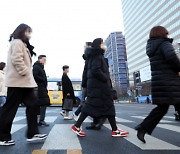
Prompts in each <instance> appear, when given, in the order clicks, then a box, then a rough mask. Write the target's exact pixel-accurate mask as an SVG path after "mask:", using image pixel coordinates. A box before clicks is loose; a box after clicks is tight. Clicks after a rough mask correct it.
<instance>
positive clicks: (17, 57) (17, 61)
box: [11, 42, 28, 76]
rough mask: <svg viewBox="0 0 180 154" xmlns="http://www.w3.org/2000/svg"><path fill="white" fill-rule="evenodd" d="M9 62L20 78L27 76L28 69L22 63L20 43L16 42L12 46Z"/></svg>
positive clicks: (22, 56)
mask: <svg viewBox="0 0 180 154" xmlns="http://www.w3.org/2000/svg"><path fill="white" fill-rule="evenodd" d="M11 61H12V64H13V65H14V67H15V69H16V71H17V72H18V74H20V75H21V76H25V75H26V74H28V67H27V66H26V65H25V63H24V54H23V49H22V43H20V42H16V43H14V44H13V45H12V53H11Z"/></svg>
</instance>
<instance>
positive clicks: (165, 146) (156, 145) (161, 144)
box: [105, 124, 180, 150]
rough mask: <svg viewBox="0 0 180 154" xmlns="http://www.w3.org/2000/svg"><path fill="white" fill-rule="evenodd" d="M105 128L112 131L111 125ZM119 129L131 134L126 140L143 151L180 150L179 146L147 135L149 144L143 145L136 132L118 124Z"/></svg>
mask: <svg viewBox="0 0 180 154" xmlns="http://www.w3.org/2000/svg"><path fill="white" fill-rule="evenodd" d="M105 126H106V127H107V128H109V129H110V126H109V125H105ZM118 127H119V128H120V129H123V130H126V131H128V132H129V135H128V136H127V137H125V138H124V139H126V140H127V141H129V142H131V143H132V144H134V145H136V146H137V147H139V148H141V149H142V150H180V147H178V146H175V145H172V144H170V143H167V142H165V141H162V140H160V139H158V138H155V137H152V136H149V135H146V140H147V142H148V143H147V144H143V143H141V142H140V141H139V140H138V139H137V137H136V134H137V132H136V130H134V129H132V128H130V127H127V126H124V125H121V124H118Z"/></svg>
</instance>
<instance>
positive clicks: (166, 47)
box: [135, 26, 180, 143]
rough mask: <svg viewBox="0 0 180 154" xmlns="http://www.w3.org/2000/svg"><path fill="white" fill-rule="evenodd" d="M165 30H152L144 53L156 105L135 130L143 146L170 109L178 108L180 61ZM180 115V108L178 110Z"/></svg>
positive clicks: (162, 28) (158, 28)
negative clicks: (145, 137) (146, 56)
mask: <svg viewBox="0 0 180 154" xmlns="http://www.w3.org/2000/svg"><path fill="white" fill-rule="evenodd" d="M168 34H169V32H168V30H167V29H166V28H165V27H162V26H156V27H153V28H152V29H151V31H150V35H149V40H148V41H147V46H146V53H147V55H148V56H149V60H150V65H151V72H152V79H151V80H152V83H151V91H152V102H153V104H156V105H157V107H155V108H154V109H153V110H152V111H151V112H150V114H149V115H148V116H147V117H146V118H145V119H144V120H143V122H142V123H141V124H140V125H138V126H136V127H135V129H136V130H137V137H138V139H139V140H141V141H142V142H143V143H146V141H145V139H144V136H145V134H146V133H148V134H151V133H152V132H153V130H154V129H155V127H156V126H157V124H158V123H159V121H160V120H161V119H162V118H163V116H164V115H165V114H166V113H167V111H168V108H169V106H170V105H178V106H179V105H180V76H179V72H180V60H179V59H178V57H177V55H176V53H175V51H174V48H173V46H172V42H173V39H170V38H168ZM177 110H178V111H177V112H178V113H180V108H179V107H178V108H177Z"/></svg>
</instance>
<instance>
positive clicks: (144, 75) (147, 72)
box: [140, 66, 151, 82]
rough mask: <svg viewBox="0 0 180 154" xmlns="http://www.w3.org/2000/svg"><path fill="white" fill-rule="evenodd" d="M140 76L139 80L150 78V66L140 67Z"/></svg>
mask: <svg viewBox="0 0 180 154" xmlns="http://www.w3.org/2000/svg"><path fill="white" fill-rule="evenodd" d="M140 78H141V82H144V81H148V80H151V68H150V66H146V67H144V68H142V69H140Z"/></svg>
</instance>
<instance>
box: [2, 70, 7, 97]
mask: <svg viewBox="0 0 180 154" xmlns="http://www.w3.org/2000/svg"><path fill="white" fill-rule="evenodd" d="M0 96H7V88H6V87H5V73H4V71H2V70H0Z"/></svg>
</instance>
